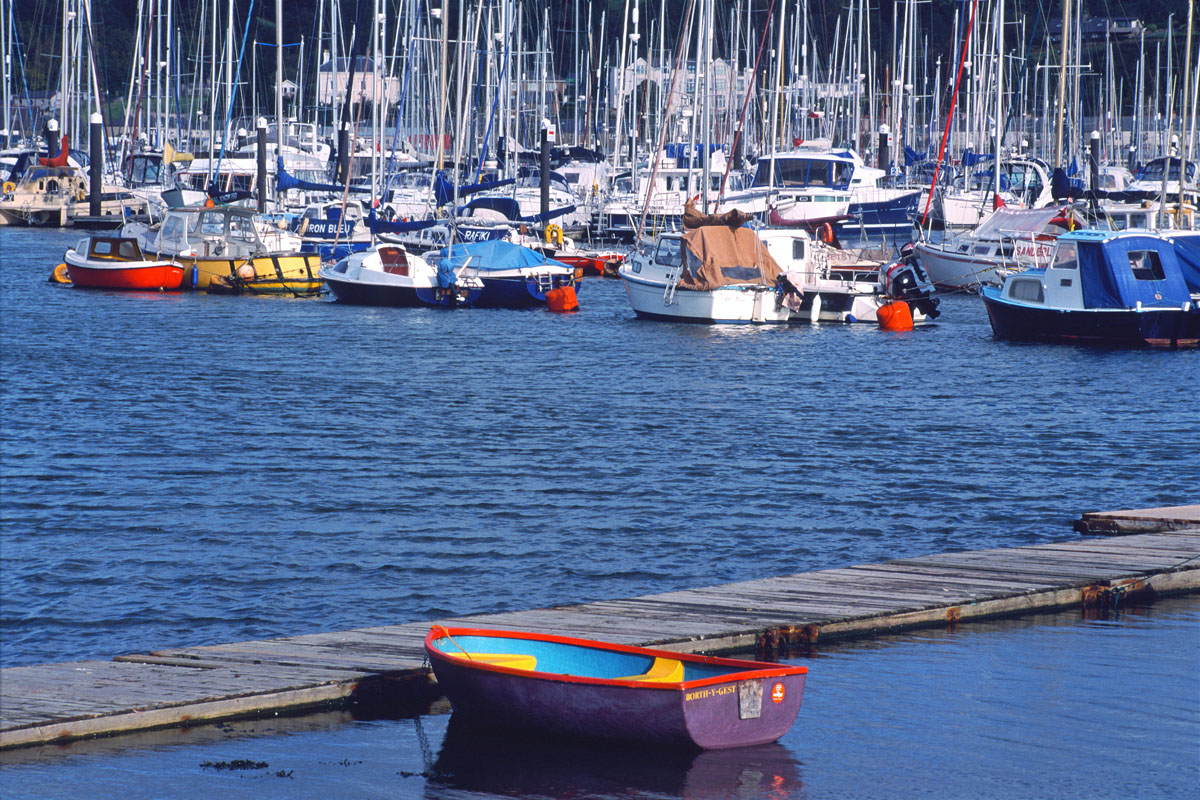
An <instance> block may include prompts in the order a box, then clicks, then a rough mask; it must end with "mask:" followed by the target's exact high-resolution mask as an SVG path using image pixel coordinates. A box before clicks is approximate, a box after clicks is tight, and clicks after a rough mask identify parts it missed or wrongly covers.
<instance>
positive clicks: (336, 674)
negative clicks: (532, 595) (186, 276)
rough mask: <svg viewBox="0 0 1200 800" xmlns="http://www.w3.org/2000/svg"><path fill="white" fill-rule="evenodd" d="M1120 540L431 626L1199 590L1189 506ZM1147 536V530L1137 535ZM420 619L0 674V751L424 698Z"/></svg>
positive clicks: (736, 647) (1067, 601) (786, 617)
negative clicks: (365, 701)
mask: <svg viewBox="0 0 1200 800" xmlns="http://www.w3.org/2000/svg"><path fill="white" fill-rule="evenodd" d="M1081 524H1086V525H1087V526H1088V527H1087V528H1085V529H1086V530H1089V531H1097V530H1101V531H1104V532H1105V533H1110V534H1114V533H1123V532H1125V531H1135V533H1132V534H1131V535H1122V536H1112V537H1103V538H1087V539H1075V540H1072V541H1066V542H1055V543H1051V544H1042V545H1036V546H1028V547H1013V548H1002V549H996V550H976V551H967V552H957V553H944V554H938V555H929V556H922V557H919V558H902V559H896V560H894V561H886V562H883V563H880V564H864V565H861V566H854V567H844V568H840V569H827V570H820V571H817V572H809V573H800V574H795V575H786V576H782V577H775V578H766V579H763V580H753V581H743V582H739V583H731V584H725V585H722V586H712V587H706V588H698V589H689V590H681V591H673V592H666V593H663V594H654V595H646V596H643V597H635V598H632V599H629V600H605V601H600V602H595V603H586V604H582V605H573V606H562V607H558V608H543V609H536V610H532V611H519V612H510V613H503V614H489V615H479V616H472V617H461V618H457V619H454V620H439V622H443V623H446V624H449V623H454V624H456V625H468V626H476V627H495V628H515V629H531V630H538V631H542V632H545V633H554V634H560V635H566V636H578V637H582V638H592V639H602V640H608V641H615V642H623V643H630V644H645V645H654V646H660V647H664V648H667V649H671V650H677V651H682V652H708V653H712V652H730V651H746V650H751V649H754V650H757V651H758V653H759V655H760V656H764V657H770V656H772V655H781V654H784V653H786V652H787V651H788V650H789V649H790V648H796V647H806V646H810V645H812V644H813V643H815V642H816V641H817V640H818V638H819V639H820V640H821V641H822V642H824V641H828V640H830V639H839V638H848V637H858V636H868V635H873V634H880V633H887V632H894V631H897V630H902V629H905V628H913V627H922V626H932V625H953V624H956V623H958V622H962V621H967V620H973V619H981V618H984V617H996V616H1010V615H1017V614H1024V613H1029V612H1034V611H1043V610H1051V609H1061V608H1068V607H1072V606H1080V607H1087V606H1095V607H1105V606H1109V607H1112V606H1116V605H1117V604H1119V603H1122V602H1127V601H1131V600H1133V599H1135V598H1137V597H1142V598H1146V599H1149V598H1151V597H1153V596H1154V595H1156V594H1176V593H1185V592H1195V591H1198V590H1200V506H1179V507H1175V508H1168V509H1145V510H1141V511H1130V512H1113V513H1107V514H1088V515H1085V516H1084V518H1083V519H1082V520H1080V521H1079V522H1077V523H1076V526H1077V527H1078V526H1080V525H1081ZM1150 531H1157V532H1150ZM429 626H430V622H413V623H408V624H404V625H389V626H384V627H375V628H361V629H358V630H350V631H341V632H336V633H319V634H312V635H305V636H288V637H284V638H280V639H270V640H265V641H256V642H239V643H235V644H222V645H214V646H208V647H187V648H178V649H165V650H157V651H155V652H153V653H149V654H145V655H124V656H118V657H117V658H115V659H114V660H111V661H99V660H97V661H79V662H71V663H63V664H46V665H39V666H21V667H10V668H8V669H4V670H0V749H6V748H14V747H23V746H29V745H37V744H46V743H51V742H64V741H69V740H72V739H78V738H84V737H91V736H96V735H106V734H116V733H122V732H133V731H144V730H149V729H152V728H162V727H173V726H188V725H195V724H199V723H203V722H208V721H215V720H219V719H233V718H237V717H249V716H259V715H266V714H271V713H277V712H283V711H295V710H297V709H304V708H310V707H320V706H326V705H329V704H335V703H340V702H343V701H345V700H347V699H348V698H352V697H363V696H364V695H368V694H370V695H375V696H378V697H387V698H390V699H391V700H392V701H397V700H403V699H404V698H405V697H421V696H425V697H428V696H429V695H430V694H431V691H430V690H431V687H430V677H429V673H428V671H427V670H426V669H425V668H424V667H423V665H422V662H423V660H424V654H423V652H422V641H423V639H424V636H425V633H426V632H427V631H428V630H429Z"/></svg>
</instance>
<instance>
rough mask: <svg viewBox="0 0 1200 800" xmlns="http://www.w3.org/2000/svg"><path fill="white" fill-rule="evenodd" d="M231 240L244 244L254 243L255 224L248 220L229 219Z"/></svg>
mask: <svg viewBox="0 0 1200 800" xmlns="http://www.w3.org/2000/svg"><path fill="white" fill-rule="evenodd" d="M229 238H231V239H237V240H238V241H242V242H253V241H254V223H253V222H251V221H250V220H249V219H248V218H245V219H243V218H241V217H230V218H229Z"/></svg>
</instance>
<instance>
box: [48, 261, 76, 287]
mask: <svg viewBox="0 0 1200 800" xmlns="http://www.w3.org/2000/svg"><path fill="white" fill-rule="evenodd" d="M50 282H51V283H70V282H71V275H70V273H69V272H67V265H66V264H65V263H64V264H59V265H58V266H56V267H55V268H54V269H53V270H51V271H50Z"/></svg>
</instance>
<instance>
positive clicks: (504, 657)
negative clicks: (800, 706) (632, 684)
mask: <svg viewBox="0 0 1200 800" xmlns="http://www.w3.org/2000/svg"><path fill="white" fill-rule="evenodd" d="M433 646H434V647H435V648H436V649H438V650H439V651H441V652H443V653H446V654H447V655H459V656H462V654H464V653H469V654H470V657H471V659H472V660H476V661H480V662H482V663H488V664H495V665H497V666H507V667H511V668H514V669H533V670H536V671H538V672H549V673H555V674H558V675H574V676H580V677H587V678H601V679H605V680H620V679H625V680H642V681H651V682H670V683H677V682H681V681H693V680H700V679H702V678H712V677H716V676H720V675H729V674H731V673H736V672H741V671H742V670H741V669H739V668H737V667H728V666H722V665H720V664H697V663H694V662H689V661H679V660H676V659H672V658H670V657H669V656H668V657H660V658H656V657H655V656H648V655H641V654H640V653H623V652H620V651H616V650H606V649H604V648H599V647H587V646H583V645H573V644H566V643H562V642H548V641H541V640H537V639H507V638H503V637H495V636H469V635H462V636H457V635H456V636H454V637H452V638H451V637H445V636H443V637H441V638H438V639H435V640H434V642H433ZM530 658H532V659H533V663H532V664H531V663H530V661H529V659H530ZM680 667H682V669H680Z"/></svg>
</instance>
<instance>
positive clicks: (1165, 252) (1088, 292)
mask: <svg viewBox="0 0 1200 800" xmlns="http://www.w3.org/2000/svg"><path fill="white" fill-rule="evenodd" d="M1089 233H1090V234H1091V235H1090V236H1088V235H1086V234H1089ZM1065 242H1073V243H1075V244H1076V245H1078V260H1079V278H1080V284H1081V286H1082V288H1083V305H1084V307H1085V308H1133V307H1134V306H1135V305H1137V304H1138V303H1141V304H1142V305H1144V306H1164V305H1181V304H1183V303H1185V302H1188V301H1189V300H1191V295H1190V294H1189V292H1188V286H1187V284H1186V283H1185V282H1184V279H1183V275H1182V272H1181V270H1180V263H1179V259H1178V257H1177V256H1176V255H1175V251H1176V247H1175V246H1172V243H1171V242H1169V241H1168V240H1167V239H1164V238H1161V237H1157V236H1148V235H1137V234H1134V235H1118V236H1108V237H1105V238H1098V237H1096V235H1095V233H1094V232H1091V231H1081V232H1079V233H1076V234H1069V233H1068V234H1064V235H1062V236H1060V237H1059V248H1060V249H1061V248H1062V246H1063V244H1064V243H1065Z"/></svg>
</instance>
